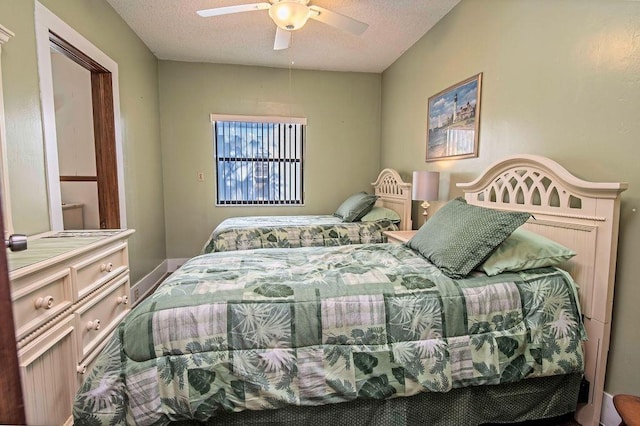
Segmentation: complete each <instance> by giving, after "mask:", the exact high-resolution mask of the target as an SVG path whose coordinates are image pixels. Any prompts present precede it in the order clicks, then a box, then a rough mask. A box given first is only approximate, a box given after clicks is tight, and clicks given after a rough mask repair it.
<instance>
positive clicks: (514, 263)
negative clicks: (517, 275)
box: [479, 229, 576, 275]
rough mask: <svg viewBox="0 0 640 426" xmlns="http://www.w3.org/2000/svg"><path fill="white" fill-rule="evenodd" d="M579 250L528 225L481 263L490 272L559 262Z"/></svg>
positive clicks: (511, 270)
mask: <svg viewBox="0 0 640 426" xmlns="http://www.w3.org/2000/svg"><path fill="white" fill-rule="evenodd" d="M575 255H576V253H575V252H574V251H573V250H571V249H569V248H567V247H565V246H563V245H561V244H558V243H556V242H555V241H551V240H550V239H548V238H545V237H543V236H542V235H538V234H536V233H534V232H530V231H527V230H526V229H516V230H515V231H513V233H512V234H511V235H509V236H508V237H507V239H506V240H504V241H503V242H502V244H500V245H499V246H498V247H497V248H496V249H495V251H494V252H493V253H491V255H490V256H489V258H488V259H487V260H485V261H484V263H482V264H481V265H480V268H479V269H481V270H483V271H484V272H485V273H486V274H487V275H498V274H499V273H501V272H517V271H522V270H525V269H532V268H543V267H546V266H557V265H559V264H561V263H562V262H564V261H567V260H569V259H571V258H572V257H573V256H575Z"/></svg>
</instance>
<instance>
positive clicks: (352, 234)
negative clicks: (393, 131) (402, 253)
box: [202, 169, 412, 253]
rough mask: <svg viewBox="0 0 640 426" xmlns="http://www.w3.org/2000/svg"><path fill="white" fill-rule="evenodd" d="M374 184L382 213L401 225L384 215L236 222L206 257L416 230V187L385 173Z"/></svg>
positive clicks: (368, 239)
mask: <svg viewBox="0 0 640 426" xmlns="http://www.w3.org/2000/svg"><path fill="white" fill-rule="evenodd" d="M371 185H372V186H373V194H374V195H375V196H376V197H377V201H376V203H375V206H374V207H375V208H376V211H380V212H383V211H385V209H387V210H386V211H390V212H392V213H395V217H394V219H395V220H391V219H389V218H388V217H385V215H382V214H380V215H369V216H373V217H372V218H371V219H368V218H367V217H365V218H364V219H363V220H360V219H359V220H356V221H344V220H343V219H342V218H340V217H338V216H335V215H334V214H325V215H298V216H249V217H234V218H230V219H226V220H224V221H222V223H220V225H219V226H218V227H216V229H214V230H213V232H212V233H211V236H210V237H209V239H208V240H207V242H206V243H205V245H204V247H203V249H202V252H203V253H212V252H218V251H232V250H250V249H257V248H276V247H279V248H285V247H286V248H294V247H316V246H337V245H345V244H363V243H382V242H386V238H385V236H384V231H396V230H398V229H400V230H408V229H411V226H412V222H411V183H407V182H404V181H403V180H402V178H401V177H400V175H399V174H398V172H397V171H395V170H393V169H384V170H382V171H381V172H380V174H379V175H378V178H377V179H376V181H375V182H373V183H372V184H371Z"/></svg>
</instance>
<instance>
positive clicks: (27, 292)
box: [8, 230, 134, 425]
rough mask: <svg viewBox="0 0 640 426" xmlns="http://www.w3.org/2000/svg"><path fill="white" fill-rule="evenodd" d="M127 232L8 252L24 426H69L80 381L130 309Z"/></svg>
mask: <svg viewBox="0 0 640 426" xmlns="http://www.w3.org/2000/svg"><path fill="white" fill-rule="evenodd" d="M133 232H134V231H133V230H96V231H62V232H53V233H47V234H42V235H40V236H38V237H37V238H34V239H30V240H29V243H28V244H29V248H28V250H27V251H24V252H16V253H8V262H9V278H10V281H11V299H12V302H13V315H14V321H15V328H16V340H17V342H16V344H17V348H18V362H19V365H20V374H21V380H22V392H23V398H24V403H25V412H26V419H27V423H28V424H30V425H32V424H33V425H45V424H46V425H53V424H56V425H60V424H64V423H68V424H71V408H72V403H73V397H74V395H75V392H76V390H77V389H78V387H79V386H80V384H81V383H82V380H83V377H84V374H85V373H86V372H87V371H88V370H89V369H90V368H91V365H92V362H93V361H94V360H95V358H96V356H97V355H98V353H99V352H100V350H101V349H102V348H103V347H104V345H105V344H106V343H107V339H108V338H109V337H110V336H111V334H112V333H113V331H114V330H115V328H116V326H117V325H118V323H119V322H120V321H121V320H122V319H123V318H124V317H125V315H126V314H127V313H128V312H129V310H130V309H131V304H130V303H129V287H130V285H129V257H128V249H127V239H128V238H129V236H130V235H131V234H132V233H133Z"/></svg>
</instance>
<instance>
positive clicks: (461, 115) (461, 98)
mask: <svg viewBox="0 0 640 426" xmlns="http://www.w3.org/2000/svg"><path fill="white" fill-rule="evenodd" d="M481 89H482V73H480V74H477V75H474V76H473V77H471V78H468V79H466V80H464V81H461V82H460V83H458V84H454V85H453V86H451V87H449V88H447V89H445V90H443V91H442V92H439V93H436V94H435V95H433V96H431V97H430V98H429V105H428V109H427V156H426V161H437V160H444V159H447V160H450V159H460V158H470V157H477V156H478V130H479V124H480V92H481Z"/></svg>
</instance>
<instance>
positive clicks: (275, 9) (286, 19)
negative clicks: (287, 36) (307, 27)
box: [269, 0, 311, 31]
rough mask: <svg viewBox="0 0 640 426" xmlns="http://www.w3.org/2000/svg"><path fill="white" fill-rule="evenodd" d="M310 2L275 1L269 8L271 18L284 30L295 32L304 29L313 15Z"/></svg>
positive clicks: (301, 0) (302, 0) (296, 0)
mask: <svg viewBox="0 0 640 426" xmlns="http://www.w3.org/2000/svg"><path fill="white" fill-rule="evenodd" d="M308 2H309V1H308V0H281V1H275V2H273V4H272V5H271V7H270V8H269V16H270V17H271V19H273V22H275V24H276V25H277V26H278V27H280V28H282V29H283V30H287V31H295V30H297V29H300V28H302V27H303V26H304V24H305V23H306V22H307V20H308V19H309V16H310V15H311V11H310V9H309V7H308V6H307V3H308Z"/></svg>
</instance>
